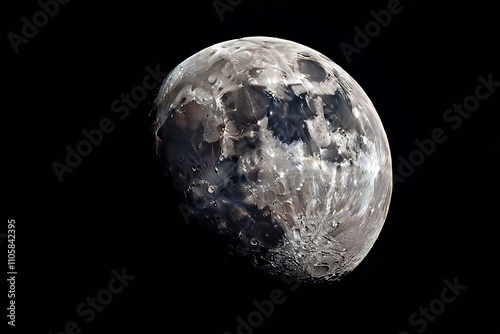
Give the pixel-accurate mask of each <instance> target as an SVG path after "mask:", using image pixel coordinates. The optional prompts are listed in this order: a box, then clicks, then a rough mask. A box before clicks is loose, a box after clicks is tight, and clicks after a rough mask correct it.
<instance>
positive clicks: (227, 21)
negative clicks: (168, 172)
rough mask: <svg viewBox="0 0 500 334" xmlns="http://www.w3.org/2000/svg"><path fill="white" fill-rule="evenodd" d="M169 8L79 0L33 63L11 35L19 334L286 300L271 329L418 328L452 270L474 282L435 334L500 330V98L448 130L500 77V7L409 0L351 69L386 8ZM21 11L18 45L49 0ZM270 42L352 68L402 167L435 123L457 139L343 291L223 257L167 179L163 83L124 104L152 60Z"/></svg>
mask: <svg viewBox="0 0 500 334" xmlns="http://www.w3.org/2000/svg"><path fill="white" fill-rule="evenodd" d="M159 3H160V2H158V3H146V4H145V3H141V4H139V3H138V2H137V3H134V4H124V3H122V2H120V1H99V2H91V3H88V2H81V1H72V2H70V3H68V4H66V5H62V6H60V8H59V13H58V14H57V15H56V16H55V17H54V18H51V19H50V20H49V22H48V24H47V25H46V26H44V27H42V28H40V29H39V32H38V34H37V35H36V36H35V37H33V38H31V39H30V40H29V43H27V44H23V45H20V47H19V49H20V50H19V53H17V54H15V53H14V51H13V49H12V46H11V45H10V43H9V40H8V39H7V37H6V38H4V51H3V53H4V54H5V55H6V56H5V57H4V67H5V71H4V73H5V72H6V74H7V75H6V76H5V80H4V93H5V95H4V98H3V102H4V104H3V119H4V121H3V129H4V131H3V133H4V134H3V135H4V140H3V149H4V151H5V152H6V154H3V163H2V165H3V167H4V170H3V177H4V180H5V181H4V182H5V183H4V185H5V186H4V187H2V188H3V193H4V203H5V201H6V204H4V205H2V207H3V208H4V210H2V211H3V217H4V223H3V225H4V226H2V230H1V232H4V233H5V229H6V221H7V219H15V220H16V224H17V230H16V235H17V240H16V247H17V270H18V276H17V282H16V289H17V293H16V305H17V318H16V320H17V321H16V324H17V326H16V329H17V330H18V331H19V333H21V332H23V333H26V332H27V330H28V329H30V330H36V332H37V333H49V332H52V333H59V332H61V331H63V330H64V326H65V325H66V323H67V322H69V321H75V322H77V324H78V326H79V328H80V329H81V330H82V332H81V333H109V332H113V333H114V332H116V333H122V332H123V333H128V332H130V333H131V332H135V333H139V332H144V333H147V332H157V331H160V330H162V331H165V332H167V331H174V330H175V329H174V328H182V330H180V329H179V330H180V332H182V333H184V332H186V333H191V332H201V333H221V334H222V333H224V332H225V331H227V332H229V333H231V334H232V333H236V332H237V330H236V326H237V320H236V319H237V317H238V316H241V317H243V318H247V316H248V315H249V314H250V312H252V311H254V310H255V307H254V306H253V305H252V301H253V300H257V301H261V300H264V299H267V298H269V294H270V292H271V291H272V290H274V289H281V290H282V291H283V292H284V296H285V297H286V301H285V302H284V303H283V304H282V305H278V306H276V308H275V310H274V313H273V314H272V315H271V316H270V317H269V318H266V319H265V320H264V323H263V324H262V325H261V326H259V327H258V328H255V329H254V332H255V333H282V332H283V333H286V332H294V333H295V332H308V333H359V332H363V331H365V332H366V331H370V332H385V333H399V332H400V331H403V330H407V331H409V332H411V333H416V330H417V329H420V328H421V327H412V326H411V324H409V322H408V317H409V316H410V315H411V314H412V313H413V312H416V311H418V308H419V307H420V306H423V307H425V306H428V305H429V303H430V302H431V301H433V300H434V299H435V298H439V297H440V294H441V291H442V290H443V288H444V287H445V285H444V283H443V281H444V280H445V279H448V280H450V281H453V280H454V278H455V277H456V278H457V279H458V282H459V283H460V284H463V285H467V289H466V290H465V291H464V292H463V293H462V294H461V295H460V296H459V297H458V298H457V299H456V301H455V302H453V303H451V304H449V305H446V309H445V311H444V312H443V313H442V314H441V315H439V316H437V319H436V320H435V321H433V322H429V323H428V326H427V328H426V329H425V332H426V333H443V332H453V331H455V332H456V331H459V330H461V329H463V328H465V327H466V326H472V327H473V328H475V329H476V331H477V332H485V331H486V330H488V329H489V330H491V329H495V328H498V325H495V321H494V320H493V319H492V317H493V315H494V313H495V312H493V311H494V310H493V309H491V308H490V306H489V305H488V304H486V302H488V301H493V304H495V301H497V300H498V298H497V293H496V290H497V287H496V283H495V281H494V280H493V278H492V277H494V274H493V269H494V267H495V265H494V263H495V261H494V260H493V255H494V254H495V251H494V250H493V249H494V245H495V241H494V239H495V233H496V232H495V229H496V226H497V225H498V216H497V215H496V211H497V210H496V205H497V204H496V202H497V199H498V195H497V193H496V188H497V187H498V182H497V176H496V171H497V168H496V163H495V162H494V159H495V156H496V155H498V153H499V150H498V147H499V145H500V143H499V140H498V139H497V138H496V136H495V133H496V131H497V124H498V123H497V122H496V121H497V120H498V116H497V113H498V101H499V97H498V95H500V92H499V90H500V89H498V88H497V91H496V92H495V93H493V94H492V95H491V97H490V98H488V99H487V100H485V101H483V102H481V104H480V107H479V108H478V109H477V110H476V111H474V112H473V113H472V114H471V116H470V117H469V118H468V119H465V120H464V121H463V123H462V124H461V126H460V127H458V128H457V129H456V130H454V129H452V128H451V127H450V125H451V124H450V123H446V122H444V121H443V114H444V113H445V110H447V109H448V108H450V107H452V105H453V104H454V103H462V102H463V100H464V98H465V97H467V96H468V95H471V94H474V90H475V88H476V86H477V85H478V83H479V81H478V79H477V78H478V76H480V75H482V76H483V77H485V78H486V77H487V76H488V75H489V74H490V73H491V74H492V77H493V80H495V81H500V71H499V70H498V66H497V65H496V63H497V62H498V59H499V53H498V51H496V49H495V48H496V45H497V44H498V30H499V29H498V23H497V20H498V18H497V14H496V9H494V7H493V5H492V4H490V2H487V1H468V2H458V1H444V2H441V3H440V4H439V5H437V4H431V3H424V2H423V1H412V2H410V1H402V2H401V4H402V6H403V10H402V11H401V13H399V14H397V15H393V16H392V19H391V22H390V24H389V25H388V26H387V27H385V28H382V29H381V31H380V33H379V34H378V35H376V36H374V37H373V38H371V41H370V43H369V44H368V46H366V47H364V48H362V49H361V51H360V52H359V54H353V55H352V59H351V62H348V61H347V59H346V57H345V56H344V54H343V53H342V51H341V49H340V47H339V45H340V43H341V42H346V43H349V44H351V45H353V44H354V42H353V39H354V35H355V31H354V27H356V26H357V27H359V28H360V29H362V30H363V29H364V27H365V24H366V23H367V22H369V21H371V20H373V18H372V16H371V15H370V11H371V10H375V11H379V10H381V9H385V8H386V7H387V3H388V2H387V1H378V2H366V3H362V2H348V1H329V2H320V1H305V2H294V1H287V2H285V1H250V0H243V1H242V2H241V4H239V5H237V6H234V8H233V10H232V11H227V12H225V13H224V14H223V15H224V20H223V21H221V20H220V19H219V17H218V15H217V13H216V11H215V9H214V7H213V3H212V1H203V2H201V1H200V2H193V1H186V2H181V1H174V2H167V1H163V2H161V4H159ZM327 5H328V7H327ZM6 6H7V5H4V7H6ZM8 6H9V8H8V10H4V16H5V18H4V20H3V21H4V22H5V23H6V26H5V27H4V36H7V34H8V33H9V32H14V33H17V34H20V31H21V27H22V24H23V23H22V21H21V18H22V17H23V16H26V17H28V18H30V20H31V17H32V15H33V14H34V13H35V12H37V11H39V10H40V7H39V5H38V4H37V3H36V2H35V1H32V2H24V4H23V5H19V6H18V7H16V8H13V7H11V5H8ZM256 35H264V36H273V37H279V38H284V39H289V40H293V41H296V42H299V43H301V44H304V45H307V46H309V47H311V48H313V49H315V50H318V51H320V52H321V53H323V54H325V55H327V56H328V57H330V58H331V59H333V60H334V61H335V62H336V63H338V64H339V65H340V66H341V67H343V68H344V69H345V70H346V71H347V72H349V73H350V74H351V76H352V77H353V78H354V79H355V80H356V81H357V82H358V83H359V84H360V85H361V86H362V87H363V89H364V90H365V91H366V93H367V94H368V96H369V97H370V98H371V100H372V102H373V103H374V105H375V107H376V108H377V111H378V113H379V115H380V117H381V119H382V122H383V123H384V127H385V130H386V132H387V135H388V138H389V142H390V145H391V150H392V159H393V170H394V172H395V173H398V171H397V170H398V167H399V165H400V162H399V161H400V160H399V159H400V157H403V158H408V157H409V156H410V154H412V152H413V151H415V149H417V147H416V145H415V143H414V141H415V139H420V140H422V139H426V138H430V134H431V132H432V130H433V129H435V128H442V129H443V130H444V131H445V133H446V135H447V140H446V141H445V142H444V143H442V144H437V145H436V148H435V152H434V153H433V154H431V155H430V156H426V157H425V162H424V163H423V164H422V165H421V166H418V167H416V168H415V171H414V172H413V173H412V174H411V175H410V176H409V177H408V178H407V179H406V180H405V182H404V183H398V184H396V186H395V192H394V193H393V198H392V202H391V207H390V210H389V215H388V217H387V220H386V223H385V225H384V228H383V230H382V233H381V235H380V237H379V239H378V240H377V242H376V243H375V245H374V247H373V248H372V250H371V252H370V253H369V254H368V256H367V257H366V258H365V260H364V261H363V262H362V263H361V264H360V265H359V267H358V268H357V269H356V270H354V271H353V272H352V273H351V274H350V275H348V276H347V277H345V278H344V279H342V280H340V281H339V282H335V283H333V284H330V285H326V286H325V285H314V284H312V285H311V284H301V285H300V286H299V288H298V289H297V290H296V291H291V290H290V289H289V286H287V285H286V284H283V283H282V282H280V281H279V280H274V279H269V278H266V277H261V276H259V275H257V274H255V273H253V272H251V271H248V270H246V269H245V268H244V267H243V266H241V265H240V264H239V263H238V262H237V261H235V260H234V259H226V258H224V256H223V255H222V254H221V253H220V252H219V251H218V250H217V249H216V248H215V247H214V246H213V245H212V242H211V240H210V239H208V238H207V237H206V236H204V235H203V234H201V233H199V232H198V231H197V230H195V229H194V228H193V226H192V225H187V224H185V222H184V220H183V218H182V216H181V214H180V212H179V211H178V209H177V207H176V205H175V203H174V201H173V200H172V198H171V197H172V196H171V193H170V189H169V183H168V182H167V181H166V180H165V179H164V177H163V176H162V175H161V173H160V171H159V168H158V166H157V163H156V158H155V153H154V150H153V140H152V135H151V132H150V125H151V122H152V117H151V116H150V115H149V114H150V111H151V108H152V100H153V99H154V97H155V94H156V91H150V92H149V94H148V97H147V99H145V100H144V101H143V102H141V103H139V104H138V106H137V107H136V108H135V109H132V110H131V111H130V115H129V116H128V117H126V118H125V119H123V120H120V119H119V118H118V117H117V116H118V115H117V114H115V113H113V112H112V110H111V107H110V105H111V103H112V102H113V101H114V100H115V99H117V98H120V95H121V94H122V93H124V94H130V91H131V90H132V88H133V87H135V86H137V85H141V84H142V80H143V77H144V76H145V75H146V74H147V72H146V70H145V67H146V66H150V67H152V68H155V66H156V65H157V64H159V66H160V68H161V70H162V71H164V72H169V71H170V70H171V69H173V67H175V66H176V65H177V64H178V63H180V62H181V61H183V60H184V59H185V58H187V57H188V56H190V55H192V54H194V53H195V52H197V51H199V50H201V49H202V48H205V47H208V46H210V45H212V44H214V43H217V42H221V41H224V40H228V39H233V38H238V37H244V36H256ZM103 118H110V119H111V120H112V122H113V124H114V125H115V129H114V131H113V132H111V133H109V134H106V135H105V136H104V139H103V141H102V143H101V144H99V145H98V146H97V147H94V148H93V151H92V153H91V154H90V155H89V156H88V157H84V158H83V161H82V162H81V164H80V165H78V166H77V167H75V168H74V170H73V172H71V173H66V174H64V176H63V178H64V179H63V182H59V181H58V179H57V177H56V175H55V173H54V171H53V169H52V167H51V164H52V163H53V162H54V161H59V162H64V159H65V155H66V150H65V147H66V145H69V146H71V147H73V148H75V147H76V145H77V143H78V142H79V141H81V140H83V139H85V138H84V137H83V135H82V133H81V131H82V130H84V129H87V130H90V129H93V128H96V127H97V126H98V124H99V122H100V121H101V120H102V119H103ZM2 246H5V240H2ZM2 249H4V250H5V249H6V248H4V247H2ZM2 253H4V254H6V252H4V251H2ZM496 253H498V251H496ZM2 258H6V256H5V257H4V256H2ZM123 267H124V268H125V270H126V272H127V274H129V275H134V276H135V278H134V279H133V280H132V281H130V283H129V285H128V286H127V287H126V288H125V289H124V290H123V291H122V292H121V293H120V294H118V295H115V296H113V299H112V301H111V302H110V303H109V305H106V306H105V307H104V310H103V311H102V312H100V313H97V314H96V317H95V319H93V321H91V322H90V323H88V324H87V323H85V321H84V320H85V319H86V317H81V316H79V315H78V314H77V312H76V308H77V305H79V304H80V303H82V302H85V300H86V298H87V297H93V296H96V294H97V293H98V292H99V291H100V290H101V289H103V288H106V287H107V284H108V282H109V281H110V279H111V278H112V277H113V276H112V274H111V270H112V269H116V270H118V271H121V268H123ZM2 286H3V285H2ZM5 289H6V288H5ZM0 295H2V296H4V295H6V290H5V292H4V291H2V292H1V293H0ZM6 300H7V298H2V303H3V304H2V307H1V309H3V310H5V307H6V305H7V304H6V303H7V302H6ZM4 312H5V311H4ZM2 319H4V320H2V321H3V322H6V321H7V320H6V318H5V317H4V316H2ZM2 325H3V324H2Z"/></svg>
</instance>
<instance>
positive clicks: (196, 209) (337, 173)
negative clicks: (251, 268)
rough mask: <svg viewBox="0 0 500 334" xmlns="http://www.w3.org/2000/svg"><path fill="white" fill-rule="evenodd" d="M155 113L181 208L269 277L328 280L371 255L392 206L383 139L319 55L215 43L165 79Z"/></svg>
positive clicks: (366, 107)
mask: <svg viewBox="0 0 500 334" xmlns="http://www.w3.org/2000/svg"><path fill="white" fill-rule="evenodd" d="M156 107H157V120H156V123H155V131H156V134H157V152H158V155H159V158H160V163H161V165H162V167H163V168H164V169H165V171H167V172H168V174H169V175H170V177H171V178H172V181H173V183H174V186H175V189H176V191H177V192H178V193H179V195H180V200H181V201H183V203H184V204H185V205H186V206H187V207H189V208H191V213H192V215H193V216H194V218H195V219H196V221H197V222H198V223H199V224H200V225H201V226H203V227H205V228H207V229H210V230H212V231H213V232H214V233H215V234H216V235H219V236H221V237H222V238H223V239H224V240H225V242H226V243H227V245H228V246H229V247H230V248H232V249H234V250H236V251H237V252H239V253H240V254H242V255H244V256H246V257H248V258H250V259H251V260H252V263H254V264H255V265H256V266H258V267H259V268H262V269H263V270H264V271H265V272H267V273H270V274H275V275H281V274H288V275H292V276H295V277H298V278H299V279H302V280H312V281H325V280H333V279H335V278H337V277H339V276H341V275H343V274H346V273H348V272H350V271H351V270H352V269H354V268H355V267H356V266H357V265H358V264H359V263H360V262H361V260H362V259H363V258H364V257H365V256H366V254H367V253H368V251H369V250H370V248H371V247H372V246H373V244H374V242H375V240H376V238H377V236H378V235H379V233H380V231H381V229H382V226H383V223H384V221H385V218H386V215H387V211H388V207H389V202H390V198H391V189H392V171H391V159H390V151H389V145H388V141H387V137H386V134H385V132H384V129H383V126H382V123H381V121H380V119H379V117H378V115H377V112H376V110H375V108H374V106H373V105H372V103H371V101H370V100H369V98H368V97H367V96H366V94H365V93H364V91H363V90H362V89H361V87H360V86H359V85H358V84H357V83H356V82H355V81H354V80H353V79H352V78H351V77H350V76H349V74H347V73H346V72H345V71H344V70H343V69H342V68H340V67H339V66H338V65H337V64H335V63H334V62H332V61H331V60H330V59H328V58H327V57H325V56H324V55H322V54H320V53H319V52H317V51H315V50H312V49H310V48H308V47H305V46H303V45H300V44H297V43H294V42H291V41H286V40H281V39H276V38H269V37H250V38H242V39H237V40H231V41H227V42H223V43H220V44H216V45H214V46H211V47H208V48H206V49H204V50H202V51H200V52H199V53H197V54H195V55H193V56H191V57H190V58H188V59H186V60H185V61H184V62H182V63H181V64H180V65H178V66H177V67H176V68H175V69H174V70H173V71H172V72H171V73H170V74H169V76H168V77H167V78H166V79H165V81H164V83H163V85H162V87H161V89H160V91H159V94H158V97H157V100H156Z"/></svg>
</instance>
